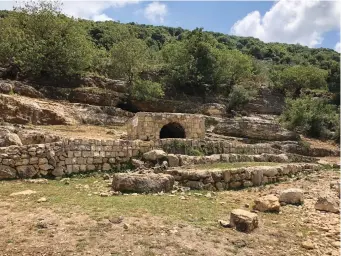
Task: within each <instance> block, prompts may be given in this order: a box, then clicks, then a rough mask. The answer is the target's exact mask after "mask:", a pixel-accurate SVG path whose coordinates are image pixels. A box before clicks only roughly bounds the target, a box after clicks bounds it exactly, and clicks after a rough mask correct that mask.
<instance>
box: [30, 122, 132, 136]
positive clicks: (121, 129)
mask: <svg viewBox="0 0 341 256" xmlns="http://www.w3.org/2000/svg"><path fill="white" fill-rule="evenodd" d="M34 127H36V128H38V129H39V130H45V131H48V132H50V133H53V134H56V135H59V136H62V137H67V138H79V139H104V140H105V139H119V138H120V137H121V136H122V135H124V134H126V127H125V126H95V125H43V126H32V128H34Z"/></svg>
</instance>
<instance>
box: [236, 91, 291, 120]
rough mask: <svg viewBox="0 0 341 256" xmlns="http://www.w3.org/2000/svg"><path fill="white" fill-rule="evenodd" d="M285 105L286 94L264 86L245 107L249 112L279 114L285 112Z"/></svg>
mask: <svg viewBox="0 0 341 256" xmlns="http://www.w3.org/2000/svg"><path fill="white" fill-rule="evenodd" d="M284 107H285V96H284V94H282V93H280V92H276V91H273V90H271V89H268V88H265V87H264V88H261V89H260V90H259V92H258V95H257V96H256V97H255V98H254V99H253V100H251V101H250V102H249V103H248V104H246V105H245V106H244V107H243V109H244V110H245V111H247V112H249V113H258V114H268V115H279V114H281V113H282V112H283V110H284Z"/></svg>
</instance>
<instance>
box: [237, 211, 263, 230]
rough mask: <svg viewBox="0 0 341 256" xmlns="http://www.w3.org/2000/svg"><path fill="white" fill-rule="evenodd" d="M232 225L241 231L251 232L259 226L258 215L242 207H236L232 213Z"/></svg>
mask: <svg viewBox="0 0 341 256" xmlns="http://www.w3.org/2000/svg"><path fill="white" fill-rule="evenodd" d="M230 225H231V226H232V227H235V228H236V230H238V231H240V232H245V233H250V232H251V231H253V230H254V229H256V228H257V227H258V216H257V214H256V213H252V212H249V211H246V210H242V209H235V210H233V211H232V212H231V215H230Z"/></svg>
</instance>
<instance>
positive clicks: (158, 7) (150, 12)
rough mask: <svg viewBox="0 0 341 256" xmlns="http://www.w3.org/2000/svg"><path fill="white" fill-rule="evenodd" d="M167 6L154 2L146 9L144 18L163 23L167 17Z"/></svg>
mask: <svg viewBox="0 0 341 256" xmlns="http://www.w3.org/2000/svg"><path fill="white" fill-rule="evenodd" d="M167 13H168V10H167V5H165V4H161V3H159V2H152V3H150V4H148V5H147V7H146V8H145V9H144V16H145V17H146V18H147V19H148V20H150V21H151V22H155V23H156V22H160V23H163V21H164V18H165V16H166V15H167Z"/></svg>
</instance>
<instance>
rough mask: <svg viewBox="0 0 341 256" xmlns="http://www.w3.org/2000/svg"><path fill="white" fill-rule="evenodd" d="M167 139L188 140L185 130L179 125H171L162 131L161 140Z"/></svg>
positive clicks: (167, 125)
mask: <svg viewBox="0 0 341 256" xmlns="http://www.w3.org/2000/svg"><path fill="white" fill-rule="evenodd" d="M166 138H186V134H185V129H184V128H183V127H182V125H181V124H179V123H175V122H173V123H169V124H166V125H164V126H163V127H162V128H161V130H160V139H166Z"/></svg>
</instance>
